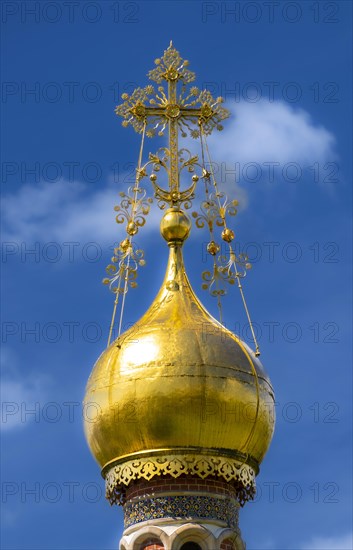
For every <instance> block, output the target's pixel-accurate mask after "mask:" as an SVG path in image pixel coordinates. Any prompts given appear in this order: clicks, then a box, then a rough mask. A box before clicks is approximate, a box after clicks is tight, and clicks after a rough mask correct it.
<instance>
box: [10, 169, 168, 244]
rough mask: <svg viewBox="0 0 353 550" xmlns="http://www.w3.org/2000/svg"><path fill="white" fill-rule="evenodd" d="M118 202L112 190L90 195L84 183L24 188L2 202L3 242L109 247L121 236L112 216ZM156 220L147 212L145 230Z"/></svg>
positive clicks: (26, 185) (94, 192)
mask: <svg viewBox="0 0 353 550" xmlns="http://www.w3.org/2000/svg"><path fill="white" fill-rule="evenodd" d="M124 191H125V192H126V191H127V189H124ZM120 200H121V197H120V196H119V191H118V189H117V188H116V187H115V188H114V187H112V186H107V187H104V188H102V189H99V190H97V191H93V192H92V190H91V186H89V185H87V184H85V183H81V182H67V181H65V180H61V181H57V182H55V183H46V182H41V183H39V184H25V185H23V186H22V187H21V188H20V189H19V190H18V191H17V193H12V194H9V195H7V196H5V197H4V198H3V201H2V210H3V216H2V218H3V226H4V231H3V241H17V242H22V241H25V242H29V243H31V242H32V243H33V242H36V241H39V242H50V241H54V242H74V241H78V242H80V243H82V242H84V243H87V242H90V241H94V242H98V243H100V244H105V243H107V244H113V243H114V240H118V239H119V238H121V236H122V226H120V225H118V226H117V224H116V222H115V216H116V213H115V212H114V206H115V205H117V204H119V203H120ZM154 210H156V209H154ZM156 220H157V218H156V216H155V215H154V213H153V211H151V213H150V214H149V215H148V216H147V219H146V221H147V228H148V227H151V226H153V224H155V223H156ZM158 221H159V217H158ZM123 225H124V224H123Z"/></svg>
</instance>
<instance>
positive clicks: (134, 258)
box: [103, 174, 153, 294]
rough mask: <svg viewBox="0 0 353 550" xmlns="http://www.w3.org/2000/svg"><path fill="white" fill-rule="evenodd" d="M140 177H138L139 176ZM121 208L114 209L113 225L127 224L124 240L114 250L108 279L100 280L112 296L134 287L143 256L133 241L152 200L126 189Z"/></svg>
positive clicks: (137, 189) (141, 193)
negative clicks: (107, 287)
mask: <svg viewBox="0 0 353 550" xmlns="http://www.w3.org/2000/svg"><path fill="white" fill-rule="evenodd" d="M138 177H141V174H139V175H138ZM120 196H121V201H120V204H119V205H117V206H115V207H114V210H115V212H117V215H116V218H115V219H116V222H117V223H118V224H121V223H124V222H126V234H127V236H126V238H125V239H123V240H122V241H121V242H120V244H119V246H118V247H116V248H114V255H113V257H112V258H111V262H112V263H110V264H109V265H108V266H107V268H106V272H107V274H108V275H110V277H108V278H104V279H103V284H106V285H109V288H110V290H111V291H112V292H114V293H115V294H124V293H126V292H127V288H128V286H130V287H131V288H135V287H136V286H137V282H136V278H137V269H138V266H143V265H145V260H144V252H143V250H141V249H136V246H135V244H134V243H133V241H132V237H133V236H135V235H136V234H137V233H138V230H139V228H140V227H142V226H143V225H145V223H146V216H147V215H148V214H149V211H150V205H151V203H152V202H153V199H152V198H146V191H145V190H144V189H142V188H141V187H136V186H135V187H129V190H128V193H124V192H121V193H120Z"/></svg>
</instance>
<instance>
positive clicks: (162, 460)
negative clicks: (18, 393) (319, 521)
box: [102, 453, 256, 506]
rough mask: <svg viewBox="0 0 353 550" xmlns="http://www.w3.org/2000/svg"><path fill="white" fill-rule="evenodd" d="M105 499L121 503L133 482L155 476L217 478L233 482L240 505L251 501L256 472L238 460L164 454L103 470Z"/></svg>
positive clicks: (140, 458) (222, 457)
mask: <svg viewBox="0 0 353 550" xmlns="http://www.w3.org/2000/svg"><path fill="white" fill-rule="evenodd" d="M102 475H103V477H105V481H106V497H107V499H108V500H109V501H110V503H111V504H123V503H124V502H125V491H126V488H127V487H128V485H129V484H130V483H131V482H132V481H134V480H136V479H145V480H147V481H150V480H151V479H153V478H154V477H160V476H166V475H167V476H171V477H172V478H174V479H177V478H178V477H180V476H181V475H194V476H197V477H199V478H201V479H206V478H208V477H218V478H221V479H223V480H225V481H227V482H228V483H232V484H233V486H234V487H235V489H236V498H237V500H238V502H239V504H240V505H241V506H243V505H244V504H245V503H246V502H247V501H249V500H252V499H253V498H254V495H255V492H256V484H255V475H256V471H255V469H253V468H252V467H251V466H249V465H248V464H244V462H242V461H241V460H240V458H239V459H236V458H232V457H225V456H212V455H207V454H202V455H201V454H193V453H180V454H165V455H162V454H160V455H156V456H149V457H139V458H135V459H133V460H129V461H126V460H124V461H122V462H121V463H116V464H114V465H111V466H109V465H108V466H107V467H106V468H104V470H103V472H102Z"/></svg>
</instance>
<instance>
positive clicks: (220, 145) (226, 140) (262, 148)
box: [209, 101, 336, 165]
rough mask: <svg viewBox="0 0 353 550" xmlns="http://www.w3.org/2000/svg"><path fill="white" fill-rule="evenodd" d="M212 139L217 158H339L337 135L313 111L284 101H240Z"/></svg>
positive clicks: (283, 160) (285, 160)
mask: <svg viewBox="0 0 353 550" xmlns="http://www.w3.org/2000/svg"><path fill="white" fill-rule="evenodd" d="M230 110H231V117H230V118H229V119H228V120H226V121H225V124H224V130H223V131H222V132H221V133H218V132H215V133H214V134H213V135H212V136H211V137H210V138H209V143H210V144H211V149H212V151H213V158H214V160H218V161H221V160H227V161H229V162H233V163H234V162H240V163H241V164H245V163H247V162H257V163H259V164H261V163H263V162H279V163H280V164H281V165H283V164H286V163H288V162H298V163H301V164H302V165H303V164H313V163H314V162H319V163H320V162H327V161H332V160H334V159H335V157H336V155H335V153H334V145H335V137H334V135H333V134H332V133H331V132H329V131H328V130H326V128H324V127H323V126H319V125H315V124H314V122H313V121H312V119H311V116H310V115H309V113H307V112H306V111H304V110H303V109H298V108H294V107H292V106H291V105H288V104H286V103H284V102H281V101H273V102H268V101H259V102H257V103H248V102H240V103H239V104H237V105H236V106H235V107H232V108H231V109H230Z"/></svg>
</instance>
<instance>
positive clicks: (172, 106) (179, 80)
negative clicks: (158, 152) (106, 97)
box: [115, 43, 229, 138]
mask: <svg viewBox="0 0 353 550" xmlns="http://www.w3.org/2000/svg"><path fill="white" fill-rule="evenodd" d="M155 64H156V68H155V69H152V70H151V71H150V72H149V73H148V77H149V78H150V80H153V81H155V82H156V83H157V84H160V85H159V86H158V88H157V90H155V88H154V87H153V86H152V85H149V86H146V87H145V88H137V89H136V90H134V91H133V93H132V94H131V95H129V94H127V93H124V94H123V95H122V99H123V100H124V102H123V103H122V104H121V105H118V106H117V107H116V109H115V112H116V114H117V115H119V116H122V117H123V119H124V120H123V123H122V124H123V126H128V125H129V124H131V125H132V127H133V128H134V130H135V131H136V132H139V133H141V132H142V131H143V125H144V123H146V135H147V136H148V137H153V136H155V135H156V134H157V133H158V135H159V136H162V135H163V134H164V131H165V129H166V127H167V125H168V122H169V121H173V122H175V123H176V124H177V126H178V127H179V130H180V132H181V135H182V136H183V137H186V136H187V135H188V134H189V135H190V136H191V137H193V138H198V137H199V136H200V126H202V128H203V132H204V134H205V135H209V134H211V132H212V131H213V129H214V128H216V129H217V130H222V129H223V127H222V124H221V122H222V121H223V120H224V119H226V118H228V116H229V112H228V110H227V109H225V108H224V107H222V103H223V98H222V97H217V98H214V97H213V96H212V94H211V92H210V91H209V90H199V89H198V88H197V87H196V86H192V87H191V88H190V89H189V90H188V89H187V88H188V85H189V84H190V82H192V81H193V80H195V74H194V73H193V72H191V71H190V70H189V69H188V68H187V67H188V64H189V63H188V61H186V60H183V59H182V58H181V56H180V54H179V52H178V51H177V50H176V49H175V48H174V47H173V45H172V43H171V44H170V46H169V48H168V49H167V50H166V51H165V52H164V55H163V56H162V57H161V58H159V59H156V60H155ZM164 83H167V87H168V89H167V90H166V89H165V88H164V86H163V85H162V84H164Z"/></svg>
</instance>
